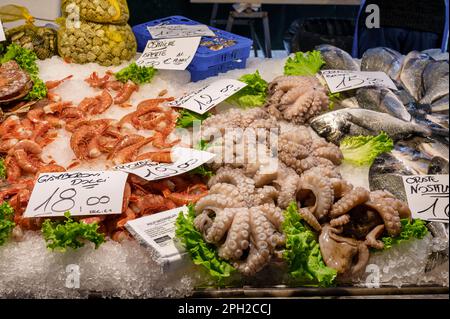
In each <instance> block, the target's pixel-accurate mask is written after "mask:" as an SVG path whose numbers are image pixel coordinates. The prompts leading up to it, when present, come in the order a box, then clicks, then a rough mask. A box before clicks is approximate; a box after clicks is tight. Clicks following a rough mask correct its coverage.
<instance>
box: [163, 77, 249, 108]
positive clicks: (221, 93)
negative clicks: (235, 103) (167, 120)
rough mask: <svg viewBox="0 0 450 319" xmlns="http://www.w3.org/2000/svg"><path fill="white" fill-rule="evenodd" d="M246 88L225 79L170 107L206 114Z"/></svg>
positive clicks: (181, 98)
mask: <svg viewBox="0 0 450 319" xmlns="http://www.w3.org/2000/svg"><path fill="white" fill-rule="evenodd" d="M246 86H247V84H246V83H244V82H241V81H237V80H231V79H223V80H219V81H216V82H213V83H211V84H209V85H207V86H205V87H202V88H200V89H198V90H195V91H194V92H191V93H189V94H187V95H185V96H182V97H180V98H178V99H176V100H175V101H173V102H170V103H168V105H169V106H171V107H182V108H184V109H188V110H191V111H193V112H195V113H198V114H204V113H206V112H208V111H209V110H210V109H212V108H213V107H214V106H216V105H218V104H219V103H221V102H223V101H225V100H226V99H227V98H229V97H230V96H232V95H234V94H235V93H236V92H238V91H239V90H241V89H243V88H244V87H246Z"/></svg>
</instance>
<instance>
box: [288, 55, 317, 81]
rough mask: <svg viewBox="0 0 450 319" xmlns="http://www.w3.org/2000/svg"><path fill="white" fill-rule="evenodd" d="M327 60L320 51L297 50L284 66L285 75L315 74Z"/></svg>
mask: <svg viewBox="0 0 450 319" xmlns="http://www.w3.org/2000/svg"><path fill="white" fill-rule="evenodd" d="M324 64H325V61H324V60H323V58H322V54H321V53H320V52H319V51H308V52H296V53H295V55H294V57H289V58H288V59H287V61H286V64H285V66H284V74H285V75H305V76H306V75H315V74H316V73H317V72H319V71H320V69H321V68H322V66H323V65H324Z"/></svg>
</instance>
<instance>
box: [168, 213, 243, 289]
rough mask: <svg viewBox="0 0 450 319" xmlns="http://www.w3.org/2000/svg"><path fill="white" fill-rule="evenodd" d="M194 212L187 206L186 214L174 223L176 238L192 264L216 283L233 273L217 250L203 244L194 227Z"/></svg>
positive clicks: (232, 269) (201, 237) (203, 241)
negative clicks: (200, 268)
mask: <svg viewBox="0 0 450 319" xmlns="http://www.w3.org/2000/svg"><path fill="white" fill-rule="evenodd" d="M194 219H195V211H194V205H193V204H190V205H188V214H187V216H185V215H184V214H183V213H180V215H179V216H178V218H177V221H176V231H175V233H176V236H177V238H178V239H179V240H180V241H181V243H182V245H183V246H184V247H185V249H186V251H187V252H188V253H189V255H190V256H191V259H192V261H193V262H194V264H196V265H199V266H202V267H204V268H205V269H206V270H207V271H208V273H209V274H210V275H211V277H212V278H214V279H215V280H217V281H219V282H220V281H222V280H224V279H225V278H227V277H230V276H231V274H232V273H233V272H234V271H235V269H234V268H233V266H231V265H230V264H229V263H228V262H226V261H225V260H222V259H221V258H220V257H219V255H218V253H217V249H216V248H215V247H214V246H213V245H211V244H208V243H207V242H205V240H204V239H203V236H202V234H201V233H200V232H199V231H198V230H196V229H195V227H194Z"/></svg>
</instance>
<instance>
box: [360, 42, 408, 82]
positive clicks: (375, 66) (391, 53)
mask: <svg viewBox="0 0 450 319" xmlns="http://www.w3.org/2000/svg"><path fill="white" fill-rule="evenodd" d="M403 59H404V56H403V55H402V54H400V53H399V52H397V51H395V50H393V49H389V48H383V47H380V48H373V49H369V50H367V51H366V52H364V54H363V56H362V60H361V71H382V72H385V73H386V74H387V75H389V77H390V78H391V79H393V80H395V81H398V80H399V79H400V71H401V70H402V64H403Z"/></svg>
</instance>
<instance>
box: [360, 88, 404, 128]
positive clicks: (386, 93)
mask: <svg viewBox="0 0 450 319" xmlns="http://www.w3.org/2000/svg"><path fill="white" fill-rule="evenodd" d="M356 99H357V100H358V105H359V106H360V107H361V108H363V109H367V110H372V111H378V112H383V113H388V114H390V115H392V116H395V117H396V118H399V119H401V120H404V121H407V122H409V121H411V118H412V117H411V114H409V112H408V110H407V109H406V107H405V105H404V104H403V103H402V101H401V100H400V99H399V98H398V97H397V95H395V94H394V93H393V92H392V91H391V90H389V89H387V88H381V87H370V88H361V89H359V90H358V91H357V92H356Z"/></svg>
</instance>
